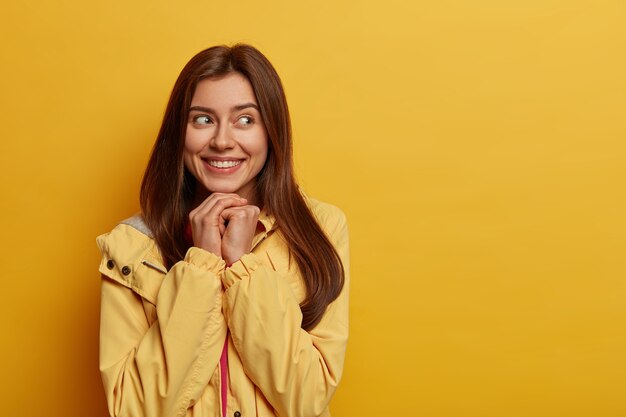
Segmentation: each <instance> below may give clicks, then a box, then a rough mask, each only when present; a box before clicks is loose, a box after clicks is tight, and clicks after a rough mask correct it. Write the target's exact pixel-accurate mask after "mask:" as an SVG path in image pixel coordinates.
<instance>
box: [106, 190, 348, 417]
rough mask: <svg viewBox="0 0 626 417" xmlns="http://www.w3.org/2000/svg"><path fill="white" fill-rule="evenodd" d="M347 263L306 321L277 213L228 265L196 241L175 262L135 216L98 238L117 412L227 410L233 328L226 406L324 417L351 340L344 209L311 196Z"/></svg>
mask: <svg viewBox="0 0 626 417" xmlns="http://www.w3.org/2000/svg"><path fill="white" fill-rule="evenodd" d="M309 204H310V207H311V209H312V211H313V213H314V214H315V216H316V217H317V219H318V222H319V223H320V225H321V226H322V228H323V229H324V230H325V231H326V233H327V234H328V236H329V237H330V239H331V242H333V244H334V245H335V248H336V249H337V251H338V253H339V255H340V257H341V259H342V261H343V264H344V268H345V272H346V283H345V285H344V289H343V291H342V292H341V294H340V295H339V297H338V298H337V299H336V300H335V301H334V302H333V303H331V304H330V305H329V307H328V309H327V310H326V313H325V315H324V317H323V318H322V320H321V321H320V323H319V324H318V325H317V326H316V327H315V328H314V329H312V330H310V331H308V332H307V331H304V330H302V329H301V328H300V324H301V319H302V313H301V311H300V308H299V303H300V302H301V301H302V300H303V298H304V295H305V289H304V286H303V283H302V278H301V276H300V275H299V272H298V270H297V266H296V264H295V262H289V255H288V251H287V247H286V245H285V243H284V241H283V240H282V239H281V238H280V236H279V233H275V231H276V230H275V229H274V222H273V219H272V218H271V217H269V216H267V215H265V214H264V212H261V215H260V217H259V220H260V221H261V223H262V224H263V226H264V228H265V230H264V231H262V232H258V233H257V235H256V236H255V238H254V241H253V249H252V252H251V253H249V254H246V255H244V256H243V257H242V258H241V259H240V260H239V261H237V262H235V263H234V264H233V265H232V266H231V267H230V268H225V263H224V261H223V260H222V259H221V258H219V257H217V256H216V255H214V254H212V253H209V252H207V251H204V250H202V249H199V248H195V247H192V248H190V249H189V251H188V252H187V254H186V256H185V259H184V260H182V261H180V262H178V263H177V264H175V265H174V266H173V267H172V268H171V269H170V270H169V271H167V270H166V269H165V268H164V266H163V261H162V258H161V256H160V254H159V250H158V248H157V246H156V244H155V242H154V240H153V239H152V238H151V236H150V231H149V230H147V228H146V227H145V225H144V224H143V222H142V220H141V218H140V217H138V216H136V217H133V218H131V219H129V220H127V221H124V222H122V223H121V224H119V225H118V226H117V227H115V228H114V229H113V230H112V231H111V232H110V233H107V234H104V235H101V236H99V237H98V238H97V243H98V246H99V247H100V250H101V251H102V255H103V257H102V261H101V263H100V272H101V273H102V297H101V319H100V372H101V374H102V381H103V385H104V389H105V393H106V398H107V403H108V407H109V412H110V414H111V415H112V416H131V417H139V416H147V417H158V416H163V417H174V416H194V417H208V416H210V417H214V416H221V388H220V385H221V384H220V381H221V378H222V375H220V373H221V372H220V367H219V366H218V363H219V359H220V356H221V353H222V349H223V347H224V343H225V339H226V338H228V341H227V344H228V392H227V407H228V409H227V415H228V416H229V417H233V416H234V417H252V416H260V417H266V416H281V417H299V416H303V417H304V416H329V415H330V414H329V411H328V403H329V401H330V399H331V397H332V396H333V393H334V391H335V389H336V387H337V384H338V383H339V380H340V378H341V374H342V369H343V362H344V354H345V349H346V342H347V339H348V284H349V264H348V262H349V261H348V232H347V226H346V220H345V216H344V215H343V213H342V212H341V211H340V210H339V209H337V208H336V207H334V206H331V205H329V204H325V203H321V202H318V201H315V200H310V203H309Z"/></svg>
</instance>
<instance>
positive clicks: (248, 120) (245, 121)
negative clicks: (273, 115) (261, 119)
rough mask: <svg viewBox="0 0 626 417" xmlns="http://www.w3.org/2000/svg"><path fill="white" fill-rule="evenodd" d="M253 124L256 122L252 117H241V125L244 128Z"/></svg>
mask: <svg viewBox="0 0 626 417" xmlns="http://www.w3.org/2000/svg"><path fill="white" fill-rule="evenodd" d="M253 122H254V120H253V119H252V117H250V116H241V117H240V118H239V124H241V125H244V126H248V125H251V124H252V123H253Z"/></svg>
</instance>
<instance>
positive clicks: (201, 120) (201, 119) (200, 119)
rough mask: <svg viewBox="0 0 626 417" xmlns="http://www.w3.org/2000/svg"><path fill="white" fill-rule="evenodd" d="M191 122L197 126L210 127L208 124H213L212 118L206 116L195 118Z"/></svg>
mask: <svg viewBox="0 0 626 417" xmlns="http://www.w3.org/2000/svg"><path fill="white" fill-rule="evenodd" d="M191 120H192V122H193V123H194V124H197V125H208V124H211V123H213V120H211V118H210V117H209V116H206V115H198V116H194V117H193V118H192V119H191Z"/></svg>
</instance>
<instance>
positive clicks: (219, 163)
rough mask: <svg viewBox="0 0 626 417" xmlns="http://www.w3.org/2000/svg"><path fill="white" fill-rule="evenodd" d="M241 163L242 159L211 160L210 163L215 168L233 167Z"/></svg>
mask: <svg viewBox="0 0 626 417" xmlns="http://www.w3.org/2000/svg"><path fill="white" fill-rule="evenodd" d="M240 163H241V161H209V165H211V166H212V167H215V168H232V167H234V166H237V165H239V164H240Z"/></svg>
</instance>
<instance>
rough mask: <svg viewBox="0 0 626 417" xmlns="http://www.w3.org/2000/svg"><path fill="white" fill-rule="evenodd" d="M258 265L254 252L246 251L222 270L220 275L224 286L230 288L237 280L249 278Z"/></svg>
mask: <svg viewBox="0 0 626 417" xmlns="http://www.w3.org/2000/svg"><path fill="white" fill-rule="evenodd" d="M259 265H260V261H259V258H257V256H256V255H255V254H254V253H246V254H245V255H243V256H242V257H241V258H240V259H239V260H238V261H237V262H235V263H234V264H232V265H231V266H230V267H228V268H226V270H225V271H224V275H223V276H222V283H223V284H224V288H230V287H231V286H232V285H233V284H234V283H236V282H237V281H241V280H242V279H244V278H246V277H247V278H249V277H250V275H251V274H252V272H254V271H255V270H256V269H257V268H258V267H259Z"/></svg>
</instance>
